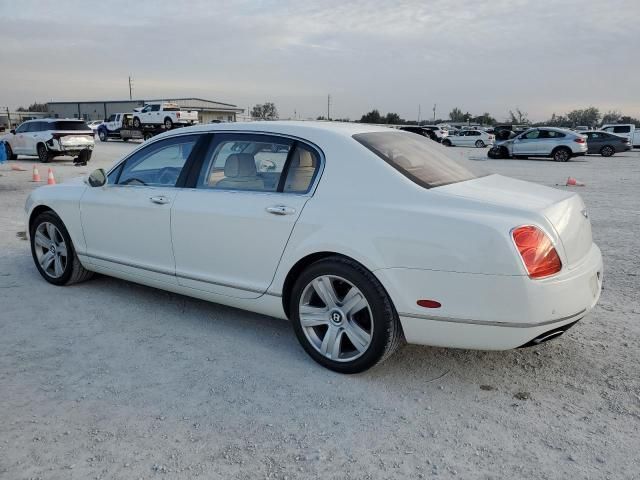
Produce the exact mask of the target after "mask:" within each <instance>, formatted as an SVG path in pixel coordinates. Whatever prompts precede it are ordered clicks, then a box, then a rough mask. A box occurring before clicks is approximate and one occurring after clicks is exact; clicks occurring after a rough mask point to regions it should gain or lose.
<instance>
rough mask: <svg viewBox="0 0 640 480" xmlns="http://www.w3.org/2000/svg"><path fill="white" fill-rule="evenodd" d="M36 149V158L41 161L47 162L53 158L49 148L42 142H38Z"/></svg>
mask: <svg viewBox="0 0 640 480" xmlns="http://www.w3.org/2000/svg"><path fill="white" fill-rule="evenodd" d="M36 150H37V152H38V158H39V159H40V161H41V162H42V163H48V162H49V161H50V160H51V159H52V158H53V156H52V155H51V152H49V149H48V148H47V146H46V145H45V144H44V143H39V144H38V146H37V147H36Z"/></svg>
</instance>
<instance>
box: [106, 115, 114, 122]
mask: <svg viewBox="0 0 640 480" xmlns="http://www.w3.org/2000/svg"><path fill="white" fill-rule="evenodd" d="M115 121H116V116H115V115H111V116H109V119H108V120H107V122H115Z"/></svg>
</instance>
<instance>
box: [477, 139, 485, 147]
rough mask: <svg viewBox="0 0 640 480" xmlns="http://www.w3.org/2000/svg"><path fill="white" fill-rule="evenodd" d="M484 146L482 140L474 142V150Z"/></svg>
mask: <svg viewBox="0 0 640 480" xmlns="http://www.w3.org/2000/svg"><path fill="white" fill-rule="evenodd" d="M484 147H485V144H484V142H483V141H482V140H477V141H476V148H484Z"/></svg>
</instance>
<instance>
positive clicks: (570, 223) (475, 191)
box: [437, 175, 593, 267]
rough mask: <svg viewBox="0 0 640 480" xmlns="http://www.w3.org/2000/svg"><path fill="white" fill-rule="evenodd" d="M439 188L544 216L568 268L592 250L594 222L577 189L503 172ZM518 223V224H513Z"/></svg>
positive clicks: (457, 194) (439, 188) (458, 194)
mask: <svg viewBox="0 0 640 480" xmlns="http://www.w3.org/2000/svg"><path fill="white" fill-rule="evenodd" d="M437 191H438V192H439V193H445V194H449V195H455V196H458V197H463V198H468V199H471V200H477V201H481V202H484V203H488V204H492V205H497V206H502V207H506V208H515V209H519V210H526V211H532V212H535V213H537V214H541V215H543V216H544V217H545V218H546V219H547V220H548V221H549V222H550V223H551V225H552V226H553V228H554V229H555V232H556V233H557V235H558V237H559V238H560V241H561V243H562V249H563V250H564V252H558V253H560V255H562V254H563V253H564V258H563V262H566V263H568V265H567V266H569V267H571V266H574V265H576V264H578V263H579V262H580V260H581V259H582V258H584V257H585V256H586V255H587V253H588V252H589V250H590V249H591V245H592V243H593V240H592V238H591V222H590V221H589V219H588V215H587V210H586V208H585V205H584V202H583V201H582V199H581V198H580V196H579V195H578V194H576V193H574V192H568V191H566V190H559V189H556V188H551V187H546V186H544V185H538V184H535V183H531V182H525V181H522V180H516V179H514V178H509V177H503V176H502V175H489V176H486V177H481V178H476V179H473V180H468V181H465V182H459V183H454V184H451V185H445V186H442V187H438V188H437ZM526 222H527V219H525V218H523V224H524V223H526ZM517 226H519V225H514V227H517Z"/></svg>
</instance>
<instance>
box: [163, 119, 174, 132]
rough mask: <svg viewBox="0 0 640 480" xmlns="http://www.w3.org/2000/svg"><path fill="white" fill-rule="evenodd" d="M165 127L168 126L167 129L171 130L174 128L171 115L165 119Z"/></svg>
mask: <svg viewBox="0 0 640 480" xmlns="http://www.w3.org/2000/svg"><path fill="white" fill-rule="evenodd" d="M164 128H166V129H167V130H171V129H172V128H173V120H171V119H170V118H169V117H167V118H165V119H164Z"/></svg>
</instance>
